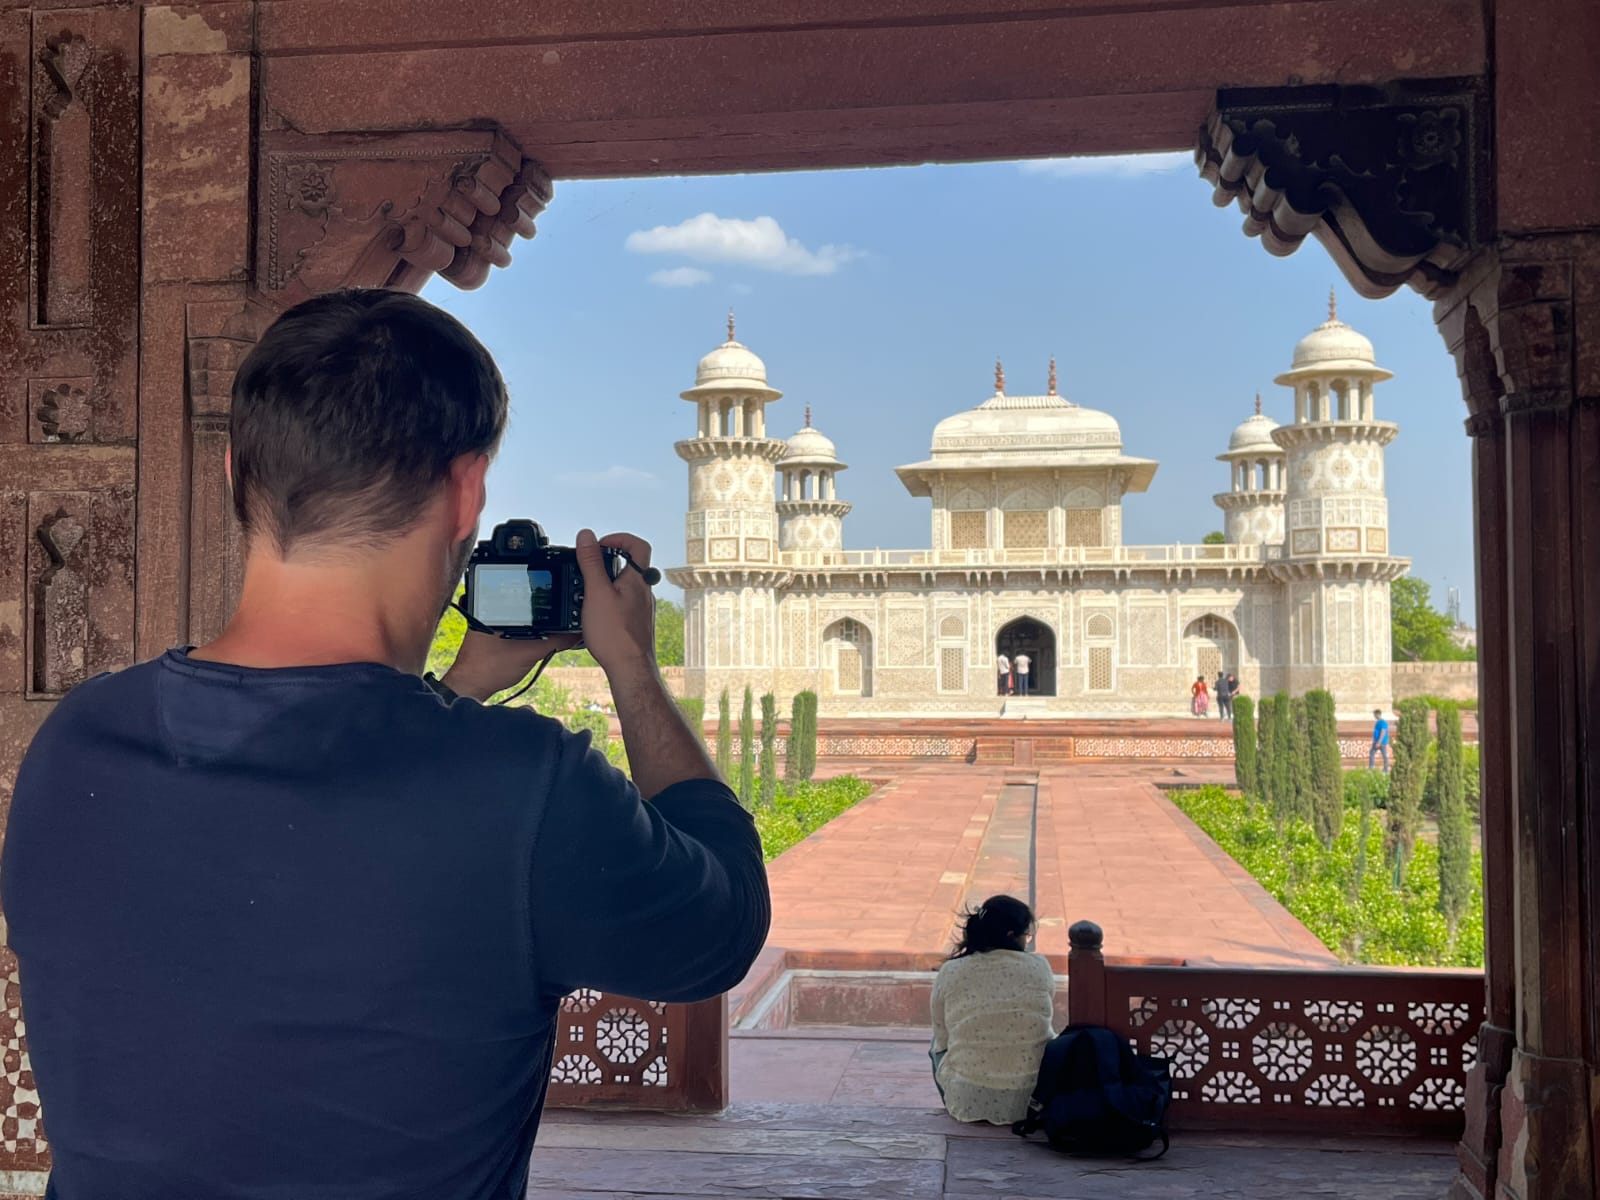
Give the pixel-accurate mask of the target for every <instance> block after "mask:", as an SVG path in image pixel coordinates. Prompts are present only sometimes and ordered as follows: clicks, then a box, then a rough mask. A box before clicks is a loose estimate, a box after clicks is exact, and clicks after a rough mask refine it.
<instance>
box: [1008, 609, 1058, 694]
mask: <svg viewBox="0 0 1600 1200" xmlns="http://www.w3.org/2000/svg"><path fill="white" fill-rule="evenodd" d="M994 650H995V655H996V657H998V656H999V655H1002V654H1004V655H1005V656H1006V657H1007V658H1008V659H1010V660H1011V661H1012V662H1013V663H1015V662H1016V661H1017V655H1019V654H1026V655H1027V656H1028V688H1027V694H1028V695H1030V696H1054V695H1055V694H1056V635H1055V631H1054V630H1052V629H1051V628H1050V626H1048V625H1046V624H1045V623H1044V622H1043V621H1036V620H1034V618H1032V617H1018V618H1017V619H1016V620H1015V621H1010V622H1007V623H1006V624H1005V625H1002V626H1001V627H1000V632H999V633H997V634H995V638H994ZM1017 691H1018V692H1019V693H1021V691H1022V688H1021V686H1020V681H1019V685H1018V688H1017Z"/></svg>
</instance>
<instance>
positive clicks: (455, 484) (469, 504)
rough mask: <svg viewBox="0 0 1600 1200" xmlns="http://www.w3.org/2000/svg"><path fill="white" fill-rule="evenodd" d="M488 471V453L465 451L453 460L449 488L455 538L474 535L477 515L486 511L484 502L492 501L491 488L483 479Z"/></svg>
mask: <svg viewBox="0 0 1600 1200" xmlns="http://www.w3.org/2000/svg"><path fill="white" fill-rule="evenodd" d="M488 474H489V456H488V455H487V454H462V455H459V456H458V457H457V458H456V460H455V461H454V462H452V463H451V464H450V477H449V480H448V481H447V484H446V486H447V488H448V491H449V512H450V521H451V538H452V540H454V541H457V542H459V541H462V540H463V539H465V538H468V537H471V536H472V533H473V531H474V530H475V529H477V527H478V518H479V517H481V516H482V515H483V508H484V505H485V504H487V503H488V502H489V488H488V485H487V484H486V483H485V482H484V480H485V478H486V476H487V475H488Z"/></svg>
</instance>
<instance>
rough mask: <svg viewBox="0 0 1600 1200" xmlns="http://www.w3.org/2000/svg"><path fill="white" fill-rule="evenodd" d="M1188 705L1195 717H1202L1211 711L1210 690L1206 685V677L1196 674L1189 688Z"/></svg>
mask: <svg viewBox="0 0 1600 1200" xmlns="http://www.w3.org/2000/svg"><path fill="white" fill-rule="evenodd" d="M1189 707H1190V709H1191V711H1193V713H1194V715H1195V716H1197V717H1203V716H1205V715H1206V714H1207V713H1208V712H1210V711H1211V692H1210V690H1209V689H1208V688H1207V687H1206V677H1205V676H1204V675H1196V676H1195V679H1194V684H1193V686H1191V687H1190V688H1189Z"/></svg>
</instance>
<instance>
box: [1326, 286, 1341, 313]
mask: <svg viewBox="0 0 1600 1200" xmlns="http://www.w3.org/2000/svg"><path fill="white" fill-rule="evenodd" d="M1338 319H1339V299H1338V297H1337V296H1335V295H1334V292H1333V289H1332V288H1331V287H1330V288H1329V289H1328V320H1330V321H1337V320H1338Z"/></svg>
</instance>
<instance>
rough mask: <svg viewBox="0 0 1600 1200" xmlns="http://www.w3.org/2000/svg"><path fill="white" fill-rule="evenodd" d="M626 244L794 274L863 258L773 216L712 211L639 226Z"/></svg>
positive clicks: (825, 270) (639, 250)
mask: <svg viewBox="0 0 1600 1200" xmlns="http://www.w3.org/2000/svg"><path fill="white" fill-rule="evenodd" d="M624 245H626V246H627V248H628V249H629V250H631V251H633V252H634V253H635V254H679V255H682V256H683V257H684V258H691V259H694V260H695V261H697V262H726V263H741V264H743V265H745V266H750V267H760V268H761V269H762V270H765V271H783V272H786V273H788V274H790V275H832V274H833V273H834V272H835V271H837V270H838V269H839V268H840V267H841V266H843V265H844V264H845V263H847V262H850V261H851V260H852V259H856V258H860V257H861V252H860V251H859V250H856V249H854V248H853V247H850V246H835V245H827V246H818V247H817V248H816V249H815V250H810V249H807V248H806V247H805V246H804V245H802V244H801V243H800V242H798V241H796V240H795V239H794V238H792V237H790V236H789V235H788V234H786V233H785V232H784V231H783V226H781V225H779V224H778V222H777V221H776V220H775V219H774V218H772V217H756V218H755V219H754V220H753V221H746V220H742V219H741V218H739V217H719V216H717V214H716V213H708V212H707V213H701V214H700V215H699V216H697V217H690V218H689V219H688V220H687V221H681V222H679V223H678V224H676V225H657V226H656V227H655V228H654V229H639V230H635V231H634V232H633V233H630V234H629V235H628V240H627V241H626V242H625V243H624Z"/></svg>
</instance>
